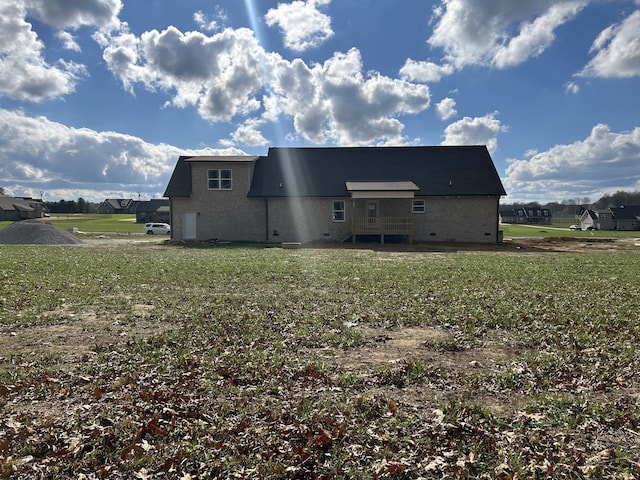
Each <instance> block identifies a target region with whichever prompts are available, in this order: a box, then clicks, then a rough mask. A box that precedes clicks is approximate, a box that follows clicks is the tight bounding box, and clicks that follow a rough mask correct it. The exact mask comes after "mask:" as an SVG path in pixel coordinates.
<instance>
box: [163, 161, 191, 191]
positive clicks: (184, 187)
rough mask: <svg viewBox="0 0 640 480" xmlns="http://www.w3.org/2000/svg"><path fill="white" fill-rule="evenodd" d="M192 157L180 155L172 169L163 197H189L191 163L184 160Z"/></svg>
mask: <svg viewBox="0 0 640 480" xmlns="http://www.w3.org/2000/svg"><path fill="white" fill-rule="evenodd" d="M190 158H192V157H184V156H181V157H180V158H178V163H176V167H175V168H174V169H173V173H172V174H171V178H170V179H169V183H168V184H167V189H166V190H165V191H164V194H163V195H162V196H163V197H190V196H191V165H189V164H188V163H187V162H186V161H187V160H188V159H190Z"/></svg>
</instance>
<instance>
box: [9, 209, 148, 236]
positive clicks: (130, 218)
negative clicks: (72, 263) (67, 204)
mask: <svg viewBox="0 0 640 480" xmlns="http://www.w3.org/2000/svg"><path fill="white" fill-rule="evenodd" d="M41 221H43V222H46V223H51V224H52V225H55V226H56V227H59V228H62V229H65V230H66V229H70V228H77V229H78V230H79V231H80V232H86V233H98V234H99V233H118V234H125V235H127V234H136V233H140V234H142V232H143V228H144V224H141V223H136V216H135V215H107V214H97V213H95V214H94V213H69V214H54V215H52V216H51V217H49V218H43V219H41ZM11 223H12V222H0V229H2V228H4V227H6V226H7V225H10V224H11Z"/></svg>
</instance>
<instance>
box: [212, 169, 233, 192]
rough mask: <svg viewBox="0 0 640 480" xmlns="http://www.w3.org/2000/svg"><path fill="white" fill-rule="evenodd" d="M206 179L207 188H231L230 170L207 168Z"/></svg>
mask: <svg viewBox="0 0 640 480" xmlns="http://www.w3.org/2000/svg"><path fill="white" fill-rule="evenodd" d="M207 180H208V182H209V190H231V185H232V182H231V170H223V169H221V170H209V171H208V172H207Z"/></svg>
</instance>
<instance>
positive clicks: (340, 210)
mask: <svg viewBox="0 0 640 480" xmlns="http://www.w3.org/2000/svg"><path fill="white" fill-rule="evenodd" d="M333 221H334V222H344V200H334V201H333Z"/></svg>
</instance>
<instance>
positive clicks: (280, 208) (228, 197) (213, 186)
mask: <svg viewBox="0 0 640 480" xmlns="http://www.w3.org/2000/svg"><path fill="white" fill-rule="evenodd" d="M503 195H506V192H505V190H504V187H503V186H502V183H501V181H500V177H499V176H498V173H497V171H496V169H495V166H494V164H493V160H492V159H491V156H490V155H489V152H488V151H487V149H486V147H484V146H438V147H353V148H270V149H269V151H268V154H267V155H266V156H236V157H230V156H193V157H190V156H181V157H180V158H179V159H178V162H177V164H176V166H175V169H174V171H173V174H172V176H171V179H170V181H169V184H168V186H167V189H166V191H165V193H164V196H165V197H169V199H170V202H171V222H170V223H171V226H172V228H171V236H172V239H174V240H195V241H199V240H212V239H217V240H232V241H253V242H309V241H334V242H342V241H346V240H351V241H356V240H358V239H364V238H369V237H370V236H376V237H377V239H379V240H380V241H381V242H384V241H385V238H387V240H388V239H389V237H390V236H392V237H393V238H394V240H397V239H402V240H407V241H408V242H412V241H420V242H423V241H440V242H442V241H458V242H482V243H497V242H498V241H499V234H498V204H499V200H500V197H501V196H503Z"/></svg>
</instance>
